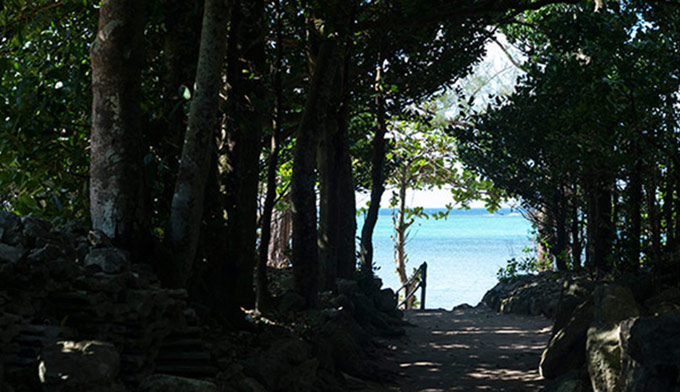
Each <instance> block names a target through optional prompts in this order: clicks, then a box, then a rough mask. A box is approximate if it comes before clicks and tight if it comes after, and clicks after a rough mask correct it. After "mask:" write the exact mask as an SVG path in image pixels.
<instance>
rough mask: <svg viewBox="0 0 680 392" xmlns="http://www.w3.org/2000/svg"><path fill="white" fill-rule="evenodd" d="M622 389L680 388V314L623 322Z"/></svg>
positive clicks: (672, 391) (670, 391) (673, 391)
mask: <svg viewBox="0 0 680 392" xmlns="http://www.w3.org/2000/svg"><path fill="white" fill-rule="evenodd" d="M620 331H621V332H620V339H621V348H622V372H621V390H623V391H641V392H642V391H644V392H662V391H663V392H680V344H678V342H680V316H678V315H662V316H657V317H642V318H637V319H628V320H626V321H624V322H623V323H621V329H620Z"/></svg>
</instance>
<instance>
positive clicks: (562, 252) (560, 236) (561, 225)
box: [553, 185, 568, 271]
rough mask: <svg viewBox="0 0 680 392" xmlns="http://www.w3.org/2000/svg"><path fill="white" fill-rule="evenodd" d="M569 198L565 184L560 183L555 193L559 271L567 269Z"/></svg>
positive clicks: (556, 259)
mask: <svg viewBox="0 0 680 392" xmlns="http://www.w3.org/2000/svg"><path fill="white" fill-rule="evenodd" d="M566 204H567V200H566V197H565V195H564V186H563V185H559V186H558V189H557V192H556V195H555V203H554V205H555V211H554V215H555V222H554V223H555V234H556V238H555V247H554V250H553V254H554V256H555V265H556V266H557V269H558V270H559V271H566V270H567V252H566V250H567V242H568V236H567V211H566V209H567V206H566Z"/></svg>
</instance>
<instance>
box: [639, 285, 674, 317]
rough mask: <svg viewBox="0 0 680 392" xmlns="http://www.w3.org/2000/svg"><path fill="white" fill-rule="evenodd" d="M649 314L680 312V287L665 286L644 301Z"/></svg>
mask: <svg viewBox="0 0 680 392" xmlns="http://www.w3.org/2000/svg"><path fill="white" fill-rule="evenodd" d="M645 308H647V310H648V311H649V313H650V314H652V315H654V316H659V315H662V314H680V288H678V287H667V288H665V289H662V290H661V291H660V292H659V293H658V294H656V295H654V296H652V297H651V298H648V299H647V300H646V301H645Z"/></svg>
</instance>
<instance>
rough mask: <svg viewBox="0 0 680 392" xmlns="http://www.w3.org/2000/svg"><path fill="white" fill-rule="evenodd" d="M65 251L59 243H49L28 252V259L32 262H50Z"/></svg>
mask: <svg viewBox="0 0 680 392" xmlns="http://www.w3.org/2000/svg"><path fill="white" fill-rule="evenodd" d="M63 255H64V252H63V251H62V250H61V248H59V247H58V246H57V245H54V244H50V243H47V244H45V245H43V246H42V247H41V248H37V249H33V250H31V251H30V252H29V253H28V256H27V257H26V259H27V260H28V261H30V262H32V263H35V262H42V263H44V262H48V261H52V260H55V259H56V258H58V257H60V256H63Z"/></svg>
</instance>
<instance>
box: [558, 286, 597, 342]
mask: <svg viewBox="0 0 680 392" xmlns="http://www.w3.org/2000/svg"><path fill="white" fill-rule="evenodd" d="M594 289H595V283H594V282H593V281H592V280H590V279H588V278H586V277H583V276H578V275H574V276H569V277H567V278H566V279H565V280H564V281H563V282H562V290H561V292H560V300H559V303H558V305H557V310H556V312H555V325H554V327H553V330H555V331H558V330H560V329H562V328H564V326H565V325H566V324H567V323H568V322H569V320H570V319H571V316H572V315H573V314H574V311H575V310H576V308H577V307H578V306H579V305H581V304H582V303H584V302H586V301H587V300H589V299H590V298H592V295H593V290H594Z"/></svg>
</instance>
